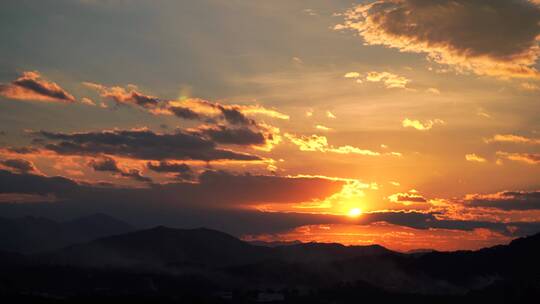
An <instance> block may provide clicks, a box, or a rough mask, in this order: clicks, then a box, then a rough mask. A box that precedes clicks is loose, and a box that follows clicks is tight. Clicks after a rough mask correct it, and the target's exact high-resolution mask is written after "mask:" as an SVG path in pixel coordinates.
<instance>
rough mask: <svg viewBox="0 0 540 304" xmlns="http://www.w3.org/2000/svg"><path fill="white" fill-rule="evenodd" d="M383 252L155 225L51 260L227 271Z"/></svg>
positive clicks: (63, 252) (373, 248)
mask: <svg viewBox="0 0 540 304" xmlns="http://www.w3.org/2000/svg"><path fill="white" fill-rule="evenodd" d="M388 253H391V251H389V250H387V249H385V248H383V247H380V246H356V247H354V246H351V247H346V246H343V245H340V244H316V243H306V244H295V245H290V246H277V247H265V246H256V245H252V244H250V243H248V242H244V241H241V240H239V239H237V238H235V237H233V236H231V235H228V234H226V233H223V232H220V231H216V230H211V229H206V228H199V229H173V228H167V227H163V226H159V227H156V228H153V229H148V230H142V231H136V232H132V233H128V234H123V235H116V236H111V237H105V238H101V239H97V240H95V241H92V242H90V243H87V244H79V245H74V246H70V247H68V248H65V249H63V250H61V251H59V252H56V253H55V258H56V260H59V261H64V263H69V264H76V265H90V266H98V265H107V266H120V267H133V266H134V265H137V266H146V267H159V268H167V267H169V269H171V268H182V267H203V268H208V267H227V266H234V265H246V264H254V263H259V262H262V261H266V260H279V261H286V262H308V261H319V262H321V261H333V260H339V259H347V258H353V257H361V256H366V255H380V254H388Z"/></svg>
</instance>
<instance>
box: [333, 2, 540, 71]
mask: <svg viewBox="0 0 540 304" xmlns="http://www.w3.org/2000/svg"><path fill="white" fill-rule="evenodd" d="M345 17H346V20H345V23H344V24H340V25H337V26H336V27H335V29H336V30H342V29H349V30H353V31H356V32H358V34H359V35H360V36H361V37H362V38H363V40H364V42H365V43H366V44H368V45H383V46H386V47H390V48H396V49H398V50H400V51H401V52H413V53H425V54H426V55H427V57H428V58H429V60H432V61H434V62H437V63H440V64H445V65H450V66H453V67H454V68H455V69H457V70H458V71H472V72H474V73H476V74H479V75H489V76H497V77H530V78H539V72H538V71H537V70H536V69H535V68H534V64H535V62H536V61H537V59H538V56H539V54H540V49H539V47H538V41H539V38H538V37H539V34H540V7H538V5H536V4H533V3H532V2H529V1H526V0H477V1H469V0H437V1H418V0H379V1H371V2H369V3H366V4H360V5H358V6H356V7H355V8H353V9H351V10H349V11H348V12H347V13H346V14H345Z"/></svg>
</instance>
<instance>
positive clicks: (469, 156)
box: [465, 153, 487, 163]
mask: <svg viewBox="0 0 540 304" xmlns="http://www.w3.org/2000/svg"><path fill="white" fill-rule="evenodd" d="M465 159H466V160H467V161H470V162H478V163H485V162H486V161H487V160H486V159H485V158H483V157H482V156H478V155H476V154H475V153H470V154H465Z"/></svg>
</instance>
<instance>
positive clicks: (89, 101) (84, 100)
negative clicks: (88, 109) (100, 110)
mask: <svg viewBox="0 0 540 304" xmlns="http://www.w3.org/2000/svg"><path fill="white" fill-rule="evenodd" d="M81 103H82V104H85V105H87V106H93V107H95V106H97V105H96V103H95V102H94V101H93V100H92V99H90V98H88V97H83V98H82V99H81Z"/></svg>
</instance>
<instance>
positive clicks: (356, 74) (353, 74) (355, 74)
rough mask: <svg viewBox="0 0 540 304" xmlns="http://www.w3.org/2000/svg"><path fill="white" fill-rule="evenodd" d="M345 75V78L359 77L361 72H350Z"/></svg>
mask: <svg viewBox="0 0 540 304" xmlns="http://www.w3.org/2000/svg"><path fill="white" fill-rule="evenodd" d="M343 77H345V78H359V77H360V73H358V72H348V73H346V74H345V75H343Z"/></svg>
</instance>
